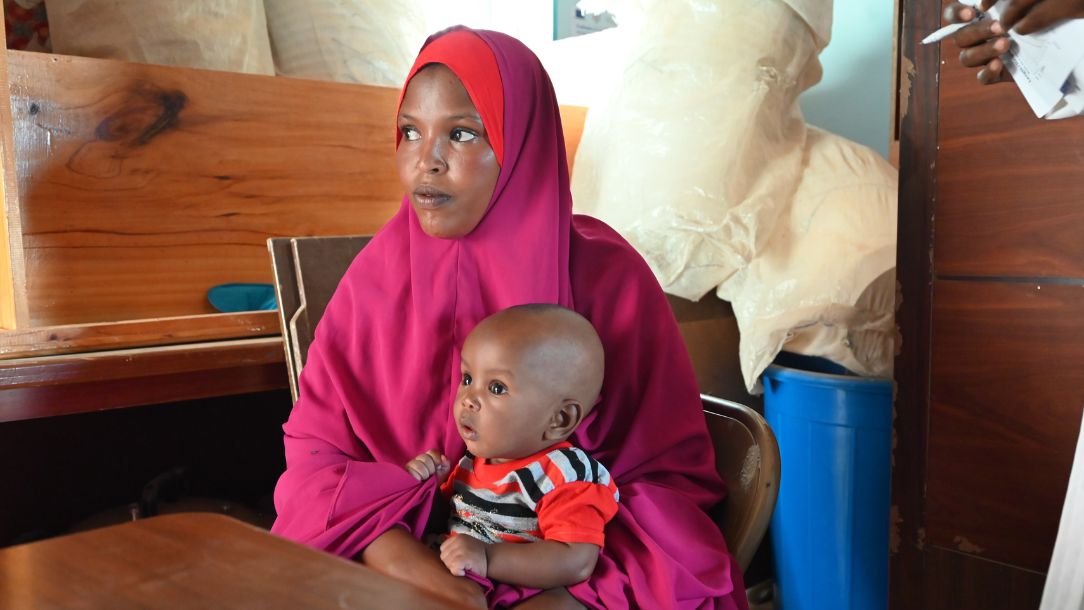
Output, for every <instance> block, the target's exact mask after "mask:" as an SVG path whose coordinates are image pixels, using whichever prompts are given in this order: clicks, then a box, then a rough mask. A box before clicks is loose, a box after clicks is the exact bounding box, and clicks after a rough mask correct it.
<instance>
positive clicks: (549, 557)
mask: <svg viewBox="0 0 1084 610" xmlns="http://www.w3.org/2000/svg"><path fill="white" fill-rule="evenodd" d="M598 552H599V547H598V546H596V545H594V544H586V543H578V542H573V543H568V542H559V541H556V540H543V541H541V542H527V543H522V544H516V543H511V542H506V543H503V544H486V543H484V542H482V541H480V540H478V539H476V538H472V537H470V536H467V535H465V534H460V535H458V536H452V537H451V538H448V539H447V540H445V541H444V544H442V545H441V546H440V558H441V560H442V561H444V565H446V566H448V569H449V570H450V571H451V572H452V574H456V575H463V573H464V570H470V571H471V572H474V573H475V574H477V575H478V576H483V577H487V578H491V579H493V580H496V581H498V582H503V583H508V584H512V585H519V586H521V587H534V588H536V589H552V588H554V587H567V586H569V585H574V584H576V583H578V582H583V581H585V580H587V579H588V578H589V577H590V576H591V573H592V572H594V571H595V563H596V562H597V561H598Z"/></svg>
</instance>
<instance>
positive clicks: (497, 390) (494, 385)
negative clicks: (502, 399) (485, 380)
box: [489, 381, 508, 396]
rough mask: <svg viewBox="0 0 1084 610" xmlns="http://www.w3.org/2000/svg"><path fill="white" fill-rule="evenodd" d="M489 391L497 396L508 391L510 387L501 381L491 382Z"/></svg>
mask: <svg viewBox="0 0 1084 610" xmlns="http://www.w3.org/2000/svg"><path fill="white" fill-rule="evenodd" d="M489 393H490V394H494V395H496V396H500V395H502V394H507V393H508V387H507V386H505V385H504V384H503V383H501V382H499V381H491V382H489Z"/></svg>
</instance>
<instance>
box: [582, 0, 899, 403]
mask: <svg viewBox="0 0 1084 610" xmlns="http://www.w3.org/2000/svg"><path fill="white" fill-rule="evenodd" d="M640 7H641V8H642V10H643V13H644V14H643V26H642V27H641V28H640V29H639V32H638V35H637V36H636V48H635V49H634V51H633V52H632V53H631V54H630V56H629V57H628V58H627V60H626V62H625V64H624V66H622V68H621V70H622V75H621V77H622V78H621V83H620V85H619V86H618V87H617V89H616V90H615V91H614V93H613V95H612V96H611V98H610V100H609V102H608V103H607V104H604V105H601V106H600V108H598V109H596V108H595V107H592V109H591V112H589V113H588V116H587V123H586V125H585V130H584V135H583V139H582V140H581V143H580V148H579V152H578V154H577V157H576V163H575V174H574V175H573V181H572V188H573V195H574V201H575V202H576V206H577V211H579V212H583V213H587V214H591V215H594V216H598V217H599V218H602V219H603V220H606V221H607V222H608V223H610V224H611V225H613V226H614V227H615V228H617V229H618V230H619V231H620V232H621V233H622V234H623V235H624V236H625V237H626V238H627V239H628V240H629V241H630V242H631V243H632V244H633V245H634V246H635V247H636V248H637V249H638V250H639V251H640V252H641V253H642V254H643V255H644V257H645V258H646V259H647V261H648V263H649V264H650V265H651V266H652V268H653V270H654V271H655V273H656V275H657V276H658V278H659V280H660V282H661V283H662V285H663V287H664V289H665V290H666V291H667V292H669V293H671V294H674V295H677V296H681V297H684V298H687V299H690V300H698V299H699V298H700V297H701V296H703V295H704V294H706V293H707V292H708V291H710V290H717V292H718V294H719V296H720V297H721V298H724V299H726V300H729V301H730V302H731V303H732V305H733V306H734V310H735V315H736V317H737V320H738V324H739V327H740V329H741V348H740V351H741V361H742V372H743V375H744V377H745V381H746V385H747V386H748V388H749V389H750V390H751V391H753V390H755V389H757V385H758V378H759V375H760V373H761V372H762V371H763V369H764V368H765V367H766V366H767V365H768V364H769V363H770V362H771V360H772V359H773V358H774V357H775V356H776V354H777V353H778V352H779V350H780V349H782V348H784V345H785V349H787V350H789V351H796V352H798V353H803V354H808V355H816V356H824V357H827V358H829V359H831V360H834V361H836V362H838V363H840V364H843V365H844V366H847V367H848V368H850V369H852V370H854V371H855V372H858V373H861V374H867V375H884V374H886V373H887V372H889V371H891V363H892V353H893V339H894V336H895V329H894V324H893V311H894V301H895V299H894V297H895V282H894V276H893V271H894V265H895V218H896V215H895V210H896V207H895V206H896V175H895V170H894V169H892V167H891V166H889V165H888V164H887V162H885V161H884V160H883V159H881V158H880V157H879V156H877V155H876V153H874V152H873V151H871V150H869V149H867V148H865V147H862V146H859V145H857V144H855V143H853V142H850V141H847V140H843V139H842V138H838V137H835V136H832V135H830V134H826V133H824V132H820V131H817V130H812V129H810V128H807V126H806V125H805V122H804V120H803V118H802V116H801V111H800V109H799V107H798V104H797V97H798V95H799V93H801V92H802V91H803V90H805V89H807V88H808V87H810V86H811V85H813V84H814V83H816V82H817V81H818V80H819V79H820V74H821V67H820V63H819V61H818V60H817V54H818V53H819V51H820V49H821V48H822V47H823V45H824V44H825V43H826V42H827V39H828V35H829V30H830V28H829V27H826V24H830V15H831V3H830V2H823V3H815V2H809V1H806V0H790V1H789V2H783V1H782V0H670V1H667V2H662V1H661V0H642V2H640ZM796 10H800V11H802V12H801V13H799V12H796ZM617 14H618V21H619V23H621V16H622V15H621V12H620V11H618V12H617ZM622 27H623V26H622ZM619 29H620V28H619ZM596 110H600V111H599V112H596Z"/></svg>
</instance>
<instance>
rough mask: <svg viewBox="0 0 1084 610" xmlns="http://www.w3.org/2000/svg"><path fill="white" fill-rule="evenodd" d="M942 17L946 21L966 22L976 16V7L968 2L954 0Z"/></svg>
mask: <svg viewBox="0 0 1084 610" xmlns="http://www.w3.org/2000/svg"><path fill="white" fill-rule="evenodd" d="M941 18H942V19H944V21H945V22H946V23H966V22H968V21H971V20H972V19H974V18H975V9H973V8H971V7H970V6H967V5H966V4H960V3H959V2H953V3H952V4H949V5H948V6H946V7H945V10H944V12H943V13H942V14H941Z"/></svg>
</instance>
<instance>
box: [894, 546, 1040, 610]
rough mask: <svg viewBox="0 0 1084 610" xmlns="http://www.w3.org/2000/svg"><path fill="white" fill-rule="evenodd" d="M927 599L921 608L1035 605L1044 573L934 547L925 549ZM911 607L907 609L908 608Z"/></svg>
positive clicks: (996, 609) (1012, 609)
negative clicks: (926, 558)
mask: <svg viewBox="0 0 1084 610" xmlns="http://www.w3.org/2000/svg"><path fill="white" fill-rule="evenodd" d="M927 569H928V577H929V580H928V583H927V587H928V588H927V589H926V591H925V599H926V600H927V601H926V603H924V604H923V605H922V606H913V607H912V608H915V609H917V608H921V609H922V610H980V609H981V610H1026V609H1030V608H1037V607H1038V606H1039V598H1040V596H1041V595H1042V591H1043V575H1042V574H1040V573H1038V572H1029V571H1025V570H1018V569H1015V568H1013V567H1012V566H1006V565H1003V564H1000V563H997V562H994V561H987V560H985V559H980V558H978V557H975V556H974V555H968V554H966V553H960V552H958V551H952V550H948V549H942V548H939V547H936V546H933V547H930V548H929V549H928V565H927ZM909 610H910V609H909Z"/></svg>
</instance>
